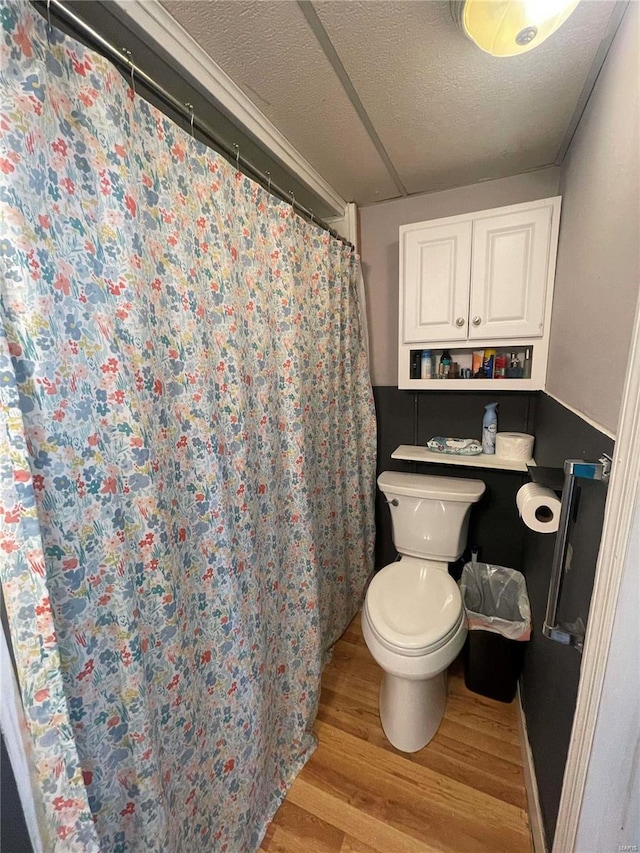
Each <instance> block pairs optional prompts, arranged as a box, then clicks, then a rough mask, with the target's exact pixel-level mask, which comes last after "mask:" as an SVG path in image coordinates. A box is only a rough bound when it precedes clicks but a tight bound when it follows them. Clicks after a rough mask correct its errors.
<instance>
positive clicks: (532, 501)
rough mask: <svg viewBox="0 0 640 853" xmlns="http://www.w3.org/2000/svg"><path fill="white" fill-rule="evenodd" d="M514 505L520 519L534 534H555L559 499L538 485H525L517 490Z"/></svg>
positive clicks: (558, 513) (544, 487)
mask: <svg viewBox="0 0 640 853" xmlns="http://www.w3.org/2000/svg"><path fill="white" fill-rule="evenodd" d="M516 505H517V507H518V512H519V513H520V517H521V518H522V520H523V521H524V523H525V524H526V525H527V527H528V528H529V529H530V530H533V531H535V532H536V533H555V532H556V530H557V529H558V522H559V521H560V499H559V498H558V496H557V495H556V493H555V492H554V491H552V490H551V489H548V488H547V487H546V486H541V485H540V484H539V483H527V484H526V485H524V486H523V487H522V488H521V489H519V490H518V494H517V495H516Z"/></svg>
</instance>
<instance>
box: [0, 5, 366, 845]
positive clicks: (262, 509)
mask: <svg viewBox="0 0 640 853" xmlns="http://www.w3.org/2000/svg"><path fill="white" fill-rule="evenodd" d="M0 21H1V23H2V36H3V41H2V56H1V60H2V62H1V66H0V98H1V103H0V175H1V180H0V205H1V207H0V227H1V231H0V257H1V258H2V282H1V286H2V290H1V303H0V317H1V321H2V323H1V328H0V394H1V403H2V409H1V411H2V420H1V422H0V555H1V562H0V567H1V577H2V585H3V590H4V595H5V599H6V604H7V612H8V620H9V624H10V630H11V642H12V647H13V650H14V654H15V659H16V668H17V673H18V678H19V683H20V688H21V694H22V701H23V705H24V711H25V717H26V723H27V726H28V730H29V734H30V738H31V743H32V746H33V755H34V762H35V766H36V770H37V774H38V784H39V787H40V789H41V793H42V796H43V799H44V806H45V812H46V821H45V826H44V831H45V834H46V835H48V837H47V838H46V839H45V844H44V846H45V849H46V850H60V851H65V853H70V852H71V851H83V853H85V851H97V850H102V851H105V853H106V851H109V853H123V851H144V853H148V851H158V853H173V851H176V852H177V851H203V853H204V851H207V853H209V851H225V850H226V851H230V853H245V851H250V850H253V849H256V848H257V847H258V846H259V844H260V840H261V838H262V835H263V833H264V831H265V828H266V825H267V823H268V821H269V819H270V818H271V817H272V815H273V814H274V812H275V810H276V809H277V807H278V805H279V803H280V802H281V800H282V798H283V797H284V795H285V793H286V790H287V788H288V786H289V785H290V784H291V782H292V781H293V778H294V777H295V775H296V773H297V772H298V771H299V770H300V768H301V767H302V766H303V764H304V763H305V761H306V760H307V759H308V757H309V756H310V754H311V752H312V751H313V748H314V740H313V736H312V734H311V726H312V723H313V720H314V716H315V712H316V707H317V702H318V693H319V681H320V673H321V668H322V662H323V657H324V656H325V655H326V652H327V650H328V649H329V648H330V646H331V644H332V643H333V642H334V641H335V640H336V639H337V638H338V636H339V635H340V634H341V632H342V631H343V630H344V628H345V627H346V625H347V624H348V622H349V620H350V619H351V617H352V616H353V614H354V613H355V612H356V610H357V608H358V606H359V604H360V602H361V600H362V596H363V592H364V587H365V583H366V580H367V577H368V575H369V573H370V571H371V569H372V558H373V537H374V522H373V492H374V473H375V455H376V454H375V420H374V412H373V402H372V394H371V386H370V381H369V377H368V368H367V361H366V356H365V349H364V344H363V336H362V328H361V322H360V317H359V310H358V298H357V278H358V264H357V260H356V258H355V257H354V255H353V253H352V251H350V250H349V248H347V247H345V246H344V245H343V244H342V243H340V242H339V241H337V240H335V239H333V238H331V237H330V236H329V235H328V234H326V233H324V232H323V231H322V230H320V229H319V228H318V227H316V226H314V225H313V224H309V223H305V222H304V221H302V220H301V219H300V218H299V217H297V216H296V215H294V213H293V211H292V210H291V208H290V207H289V206H287V205H286V204H284V203H282V202H280V201H278V200H276V199H275V198H274V197H272V196H271V195H270V194H269V193H267V192H266V191H265V190H263V189H262V188H261V187H260V186H258V185H256V184H255V183H253V182H252V181H250V180H249V179H248V178H247V177H245V176H243V175H242V174H240V173H238V172H236V171H235V170H234V168H233V167H232V166H231V165H229V164H228V163H227V162H226V161H225V160H224V159H222V158H220V157H218V156H217V155H216V154H215V153H213V152H212V151H210V150H208V149H207V148H205V147H204V146H203V145H201V144H200V143H198V142H197V141H195V140H194V139H192V138H191V137H190V136H189V135H188V134H186V133H184V132H183V131H182V130H180V129H179V128H178V127H176V126H175V125H174V124H173V123H172V122H171V121H170V120H169V119H167V118H166V117H165V116H163V115H162V114H161V113H160V112H158V111H157V110H156V109H154V108H153V107H152V106H150V105H149V104H148V103H146V102H145V101H144V100H142V99H141V98H139V97H138V96H136V95H135V92H133V91H132V89H131V88H130V86H129V85H128V84H127V82H125V81H124V80H123V79H122V78H121V77H120V75H119V74H118V73H117V72H116V70H115V69H114V68H113V67H112V66H111V65H110V64H109V63H108V62H107V61H106V60H105V59H103V58H101V57H100V56H98V55H96V54H95V53H93V52H91V51H89V50H87V49H86V48H84V47H83V46H82V45H81V44H79V43H78V42H76V41H74V40H72V39H70V38H68V37H66V36H64V35H63V34H61V33H60V32H59V31H57V30H56V29H55V28H48V26H47V23H46V21H45V20H43V19H42V18H41V17H40V16H39V15H38V14H37V13H36V12H35V11H34V10H33V9H32V8H31V7H30V6H29V5H28V4H27V3H26V2H21V0H16V2H6V1H5V2H0Z"/></svg>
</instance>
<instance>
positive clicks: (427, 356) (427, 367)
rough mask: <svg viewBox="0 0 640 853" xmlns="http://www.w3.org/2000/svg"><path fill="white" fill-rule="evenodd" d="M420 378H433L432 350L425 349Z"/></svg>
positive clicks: (421, 360) (421, 361)
mask: <svg viewBox="0 0 640 853" xmlns="http://www.w3.org/2000/svg"><path fill="white" fill-rule="evenodd" d="M420 379H431V350H430V349H423V350H422V357H421V359H420Z"/></svg>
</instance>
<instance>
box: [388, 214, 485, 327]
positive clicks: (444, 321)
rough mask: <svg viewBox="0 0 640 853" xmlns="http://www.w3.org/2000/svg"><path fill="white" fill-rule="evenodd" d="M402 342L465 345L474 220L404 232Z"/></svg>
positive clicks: (401, 247) (402, 255)
mask: <svg viewBox="0 0 640 853" xmlns="http://www.w3.org/2000/svg"><path fill="white" fill-rule="evenodd" d="M400 253H401V254H400V281H401V286H400V293H401V299H402V306H401V315H400V316H401V319H402V330H401V340H402V341H403V342H404V343H427V342H429V341H450V340H464V339H466V337H467V319H468V313H469V274H470V269H471V221H468V222H460V223H457V224H453V223H451V224H448V225H429V226H424V227H422V228H419V229H407V230H404V229H402V230H401V238H400Z"/></svg>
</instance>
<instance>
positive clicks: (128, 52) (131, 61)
mask: <svg viewBox="0 0 640 853" xmlns="http://www.w3.org/2000/svg"><path fill="white" fill-rule="evenodd" d="M121 50H122V53H124V55H125V56H126V58H127V60H128V61H129V71H130V72H131V88H132V89H133V91H134V93H135V94H137V92H136V84H135V82H134V73H135V70H136V67H135V65H134V64H133V59H132V58H131V51H130V50H129V49H128V48H126V47H123V48H121Z"/></svg>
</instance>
